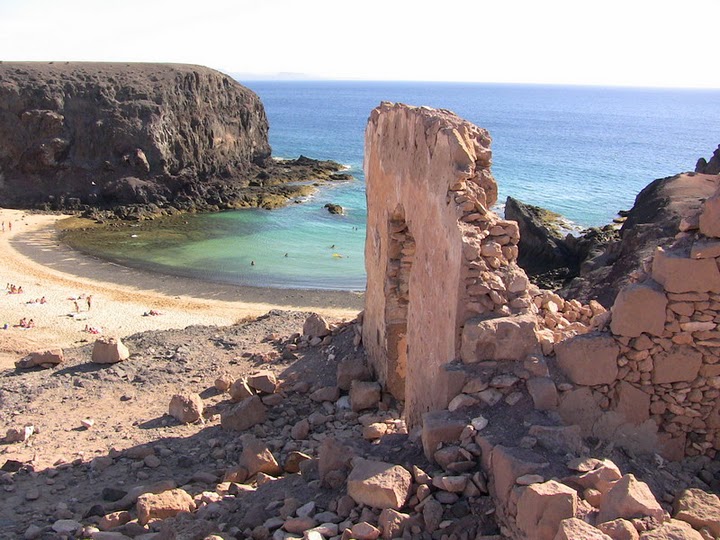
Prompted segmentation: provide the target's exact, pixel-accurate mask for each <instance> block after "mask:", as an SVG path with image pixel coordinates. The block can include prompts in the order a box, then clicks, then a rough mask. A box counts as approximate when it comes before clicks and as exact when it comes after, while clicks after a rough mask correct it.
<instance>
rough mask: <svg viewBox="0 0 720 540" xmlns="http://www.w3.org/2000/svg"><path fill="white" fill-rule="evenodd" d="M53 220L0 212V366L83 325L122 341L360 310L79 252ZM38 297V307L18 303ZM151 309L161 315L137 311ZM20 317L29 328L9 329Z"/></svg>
mask: <svg viewBox="0 0 720 540" xmlns="http://www.w3.org/2000/svg"><path fill="white" fill-rule="evenodd" d="M59 219H63V216H55V215H43V214H28V213H25V212H23V211H20V210H7V209H0V222H5V232H0V254H1V256H0V369H1V368H7V367H11V366H12V365H13V362H14V361H15V360H17V359H19V358H21V357H22V356H24V355H25V354H27V353H28V352H31V351H33V350H38V349H44V348H49V347H53V346H55V347H71V346H77V345H79V344H81V342H82V340H88V341H94V340H95V339H96V336H95V335H93V334H90V333H87V332H85V331H84V329H85V326H86V325H90V326H94V327H99V328H101V329H102V335H106V336H108V335H109V336H118V337H121V338H122V337H124V336H128V335H131V334H134V333H136V332H144V331H148V330H166V329H171V328H185V327H186V326H190V325H194V324H201V325H218V326H225V325H230V324H233V323H235V322H237V321H238V320H241V319H243V318H246V317H257V316H259V315H262V314H264V313H267V312H268V311H269V310H271V309H292V310H302V311H316V312H318V313H321V314H322V315H324V316H327V317H329V318H332V319H352V318H354V317H355V316H356V315H357V313H358V312H359V311H360V310H361V309H362V304H363V300H362V295H361V294H358V293H350V292H337V291H315V290H302V291H301V290H286V289H260V288H251V287H236V286H232V285H222V284H213V283H206V282H202V281H198V280H192V279H187V278H180V277H174V276H168V275H163V274H157V273H152V272H147V271H143V270H136V269H131V268H127V267H123V266H119V265H117V264H114V263H110V262H107V261H103V260H100V259H96V258H93V257H89V256H85V255H83V254H81V253H79V252H77V251H74V250H72V249H70V248H69V247H67V246H65V245H64V244H60V242H59V241H58V239H57V233H56V229H55V223H56V222H57V221H58V220H59ZM9 222H12V231H10V230H9V227H8V223H9ZM6 283H12V284H15V285H20V286H22V288H23V291H24V292H23V294H7V291H6V290H5V287H6ZM81 294H86V295H87V294H90V295H92V307H91V309H90V310H88V307H87V303H86V301H85V300H84V299H81V300H78V304H79V306H80V313H79V316H78V317H77V318H76V317H75V316H74V315H76V313H75V306H74V304H73V301H72V300H70V298H71V297H77V296H79V295H81ZM42 296H45V298H46V299H47V303H46V304H44V305H40V304H27V303H26V302H28V301H29V300H34V299H37V298H40V297H42ZM151 309H154V310H157V311H160V312H161V315H158V316H143V313H145V312H147V311H149V310H151ZM23 317H25V318H27V319H33V320H34V321H35V324H36V327H35V328H32V329H24V328H20V327H17V326H15V325H17V324H18V323H19V321H20V319H21V318H23ZM4 323H7V324H8V325H9V328H8V329H7V330H3V329H2V325H3V324H4Z"/></svg>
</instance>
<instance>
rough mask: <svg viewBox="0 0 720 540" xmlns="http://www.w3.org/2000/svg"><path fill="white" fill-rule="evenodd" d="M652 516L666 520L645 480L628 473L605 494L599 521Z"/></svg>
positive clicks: (659, 519)
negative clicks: (642, 480) (641, 480)
mask: <svg viewBox="0 0 720 540" xmlns="http://www.w3.org/2000/svg"><path fill="white" fill-rule="evenodd" d="M645 516H650V517H652V518H655V519H656V520H658V521H660V522H662V521H665V511H664V510H663V509H662V507H661V506H660V504H659V503H658V502H657V500H656V499H655V496H654V495H653V494H652V492H651V491H650V488H649V487H648V485H647V484H646V483H645V482H640V481H639V480H638V479H637V478H635V476H634V475H632V474H626V475H625V476H623V477H622V478H621V479H620V480H618V481H617V482H616V483H615V485H613V486H612V488H610V490H609V491H608V492H607V494H606V495H605V498H604V499H603V503H602V505H601V506H600V513H599V514H598V523H602V522H604V521H611V520H614V519H617V518H624V519H629V518H633V517H645Z"/></svg>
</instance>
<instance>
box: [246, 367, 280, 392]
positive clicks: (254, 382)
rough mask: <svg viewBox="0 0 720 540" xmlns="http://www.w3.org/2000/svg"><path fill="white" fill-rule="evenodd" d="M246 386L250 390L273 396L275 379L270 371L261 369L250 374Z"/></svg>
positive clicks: (275, 387) (275, 388)
mask: <svg viewBox="0 0 720 540" xmlns="http://www.w3.org/2000/svg"><path fill="white" fill-rule="evenodd" d="M247 384H248V386H249V387H250V388H253V389H255V390H257V391H258V392H263V393H265V394H274V393H275V390H277V384H278V382H277V377H275V374H274V373H273V372H272V371H268V370H267V369H262V370H260V371H256V372H254V373H252V374H251V375H250V376H249V377H248V378H247Z"/></svg>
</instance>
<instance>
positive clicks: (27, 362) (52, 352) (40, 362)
mask: <svg viewBox="0 0 720 540" xmlns="http://www.w3.org/2000/svg"><path fill="white" fill-rule="evenodd" d="M64 360H65V355H64V354H63V351H62V349H48V350H45V351H37V352H32V353H30V354H29V355H27V356H26V357H24V358H22V359H20V360H18V361H17V362H15V367H16V368H18V369H27V368H32V367H37V366H42V367H50V366H56V365H58V364H62V363H63V361H64Z"/></svg>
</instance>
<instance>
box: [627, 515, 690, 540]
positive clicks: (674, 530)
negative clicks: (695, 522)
mask: <svg viewBox="0 0 720 540" xmlns="http://www.w3.org/2000/svg"><path fill="white" fill-rule="evenodd" d="M703 539H704V537H703V535H702V534H700V533H699V532H697V531H696V530H695V529H693V528H692V527H691V526H690V525H689V524H687V523H685V522H684V521H678V520H675V519H672V520H670V521H668V522H667V523H663V524H662V525H660V526H659V527H658V528H657V529H653V530H651V531H648V532H644V533H642V534H641V535H640V540H703Z"/></svg>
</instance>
